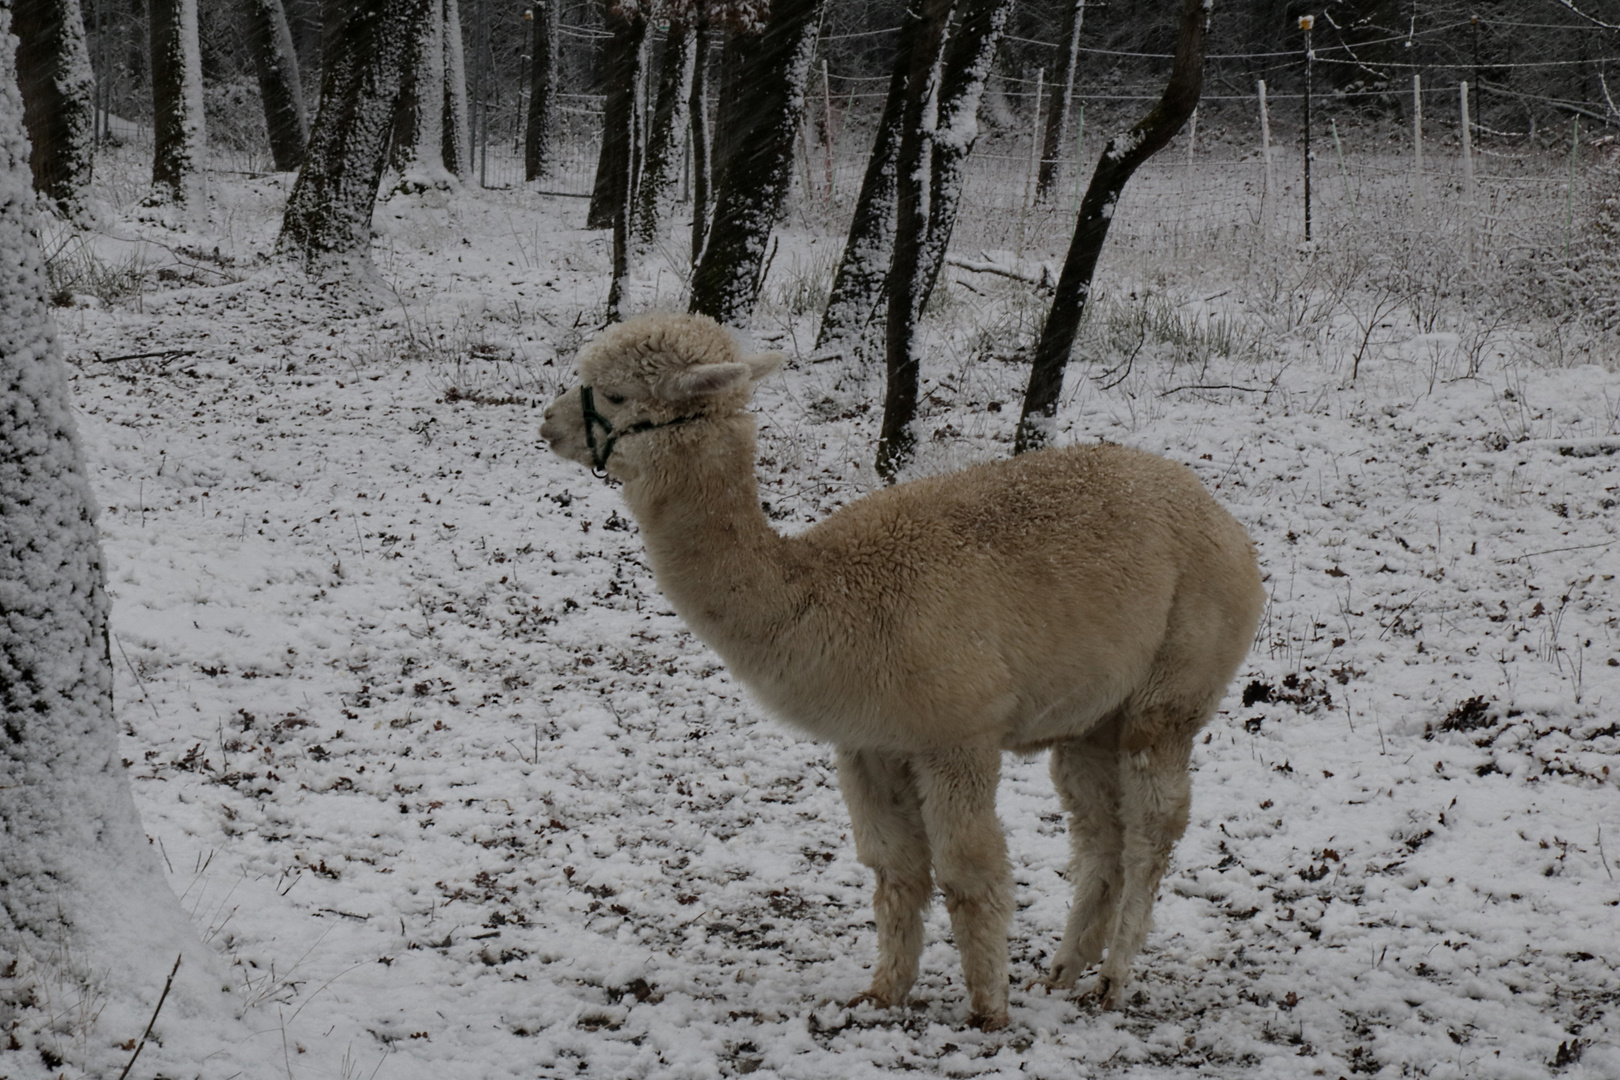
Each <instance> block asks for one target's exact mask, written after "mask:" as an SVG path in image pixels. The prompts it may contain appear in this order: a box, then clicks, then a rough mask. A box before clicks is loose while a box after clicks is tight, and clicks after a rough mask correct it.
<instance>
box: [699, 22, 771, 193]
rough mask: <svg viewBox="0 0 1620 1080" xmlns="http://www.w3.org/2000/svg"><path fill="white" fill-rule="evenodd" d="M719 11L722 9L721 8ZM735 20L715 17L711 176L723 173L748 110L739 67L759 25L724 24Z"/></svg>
mask: <svg viewBox="0 0 1620 1080" xmlns="http://www.w3.org/2000/svg"><path fill="white" fill-rule="evenodd" d="M721 12H722V13H723V12H724V9H723V8H722V9H721ZM736 21H737V20H736V19H735V18H731V19H726V18H725V17H724V15H723V14H721V18H720V19H719V20H718V24H719V29H720V60H719V63H717V64H716V65H715V76H716V78H717V80H718V82H717V84H716V85H717V88H718V91H719V92H718V93H717V94H716V95H715V102H714V131H713V132H712V133H711V136H710V139H709V168H710V170H711V175H712V176H723V175H724V174H725V171H726V163H727V162H729V161H730V160H731V151H732V147H734V146H735V145H736V144H737V136H738V134H739V132H740V130H741V128H742V125H743V124H745V123H746V122H747V116H748V111H749V109H748V101H747V97H748V94H747V91H746V89H745V87H744V86H743V83H742V66H743V58H744V56H745V55H746V53H747V49H748V43H749V41H750V40H751V39H752V38H755V37H758V36H759V28H758V27H754V28H752V29H751V30H744V29H741V28H739V27H738V26H737V25H727V22H731V23H733V24H735V23H736Z"/></svg>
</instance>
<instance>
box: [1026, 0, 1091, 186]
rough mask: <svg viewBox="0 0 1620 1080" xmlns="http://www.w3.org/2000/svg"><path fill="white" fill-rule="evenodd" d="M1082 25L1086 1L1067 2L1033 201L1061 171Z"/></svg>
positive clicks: (1067, 138)
mask: <svg viewBox="0 0 1620 1080" xmlns="http://www.w3.org/2000/svg"><path fill="white" fill-rule="evenodd" d="M1085 21H1086V0H1069V5H1068V7H1067V8H1066V9H1065V10H1064V12H1063V42H1064V44H1065V46H1066V48H1064V49H1063V50H1062V51H1061V52H1059V53H1058V62H1059V67H1058V71H1057V74H1056V75H1054V76H1053V78H1052V88H1053V92H1052V111H1051V112H1050V113H1048V114H1047V117H1046V139H1045V141H1044V142H1043V144H1042V146H1041V171H1040V175H1039V176H1038V177H1037V179H1036V181H1035V198H1036V201H1042V200H1044V199H1045V198H1046V197H1047V196H1048V195H1050V194H1051V193H1052V189H1053V187H1054V186H1056V184H1057V182H1058V176H1059V175H1060V173H1061V171H1062V168H1063V150H1064V148H1065V147H1066V146H1067V145H1068V142H1069V114H1070V113H1071V111H1072V110H1073V109H1074V82H1075V78H1076V76H1077V74H1078V71H1079V67H1080V29H1081V27H1082V26H1084V25H1085Z"/></svg>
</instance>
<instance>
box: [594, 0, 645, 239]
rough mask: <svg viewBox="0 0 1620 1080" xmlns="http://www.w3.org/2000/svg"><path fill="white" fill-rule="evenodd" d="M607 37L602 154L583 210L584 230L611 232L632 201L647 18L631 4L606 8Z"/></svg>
mask: <svg viewBox="0 0 1620 1080" xmlns="http://www.w3.org/2000/svg"><path fill="white" fill-rule="evenodd" d="M607 24H608V30H609V33H610V36H609V38H608V41H607V45H606V46H605V48H604V49H603V51H602V66H603V68H604V70H605V71H606V72H607V100H606V101H605V102H603V105H602V150H601V153H600V154H599V155H598V157H597V160H596V182H595V183H594V184H593V185H592V186H591V205H590V208H589V209H587V210H586V212H585V227H586V228H587V229H611V228H612V227H613V219H614V215H615V214H616V213H617V212H618V209H619V206H620V205H621V204H622V203H628V201H629V199H630V197H631V191H630V185H631V176H632V164H633V162H634V159H635V141H636V97H637V94H636V91H637V89H638V88H639V87H640V86H641V67H642V64H643V62H644V60H643V57H644V52H643V49H642V46H643V44H644V43H645V41H646V38H647V16H646V15H645V14H643V13H642V10H641V8H640V7H639V6H637V5H636V4H635V3H633V2H631V0H626V2H625V3H622V4H610V5H609V6H608V9H607Z"/></svg>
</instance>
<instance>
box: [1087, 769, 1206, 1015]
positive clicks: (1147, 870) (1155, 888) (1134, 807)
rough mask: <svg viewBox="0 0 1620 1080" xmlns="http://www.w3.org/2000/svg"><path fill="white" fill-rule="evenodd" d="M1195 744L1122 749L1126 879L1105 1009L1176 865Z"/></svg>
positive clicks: (1114, 1001) (1120, 987) (1104, 974)
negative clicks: (1174, 853)
mask: <svg viewBox="0 0 1620 1080" xmlns="http://www.w3.org/2000/svg"><path fill="white" fill-rule="evenodd" d="M1191 753H1192V745H1191V743H1190V742H1189V741H1187V740H1184V739H1181V738H1172V739H1167V740H1166V741H1164V742H1161V743H1158V744H1156V745H1153V746H1150V747H1148V748H1146V749H1145V750H1140V751H1137V752H1135V753H1129V752H1122V753H1121V754H1120V763H1119V794H1120V800H1119V806H1120V817H1121V819H1122V821H1123V823H1124V827H1125V835H1124V845H1123V849H1122V852H1121V857H1120V864H1121V870H1122V871H1123V883H1122V888H1121V890H1120V900H1119V911H1118V913H1117V916H1116V920H1115V928H1114V931H1113V934H1112V936H1111V937H1110V938H1109V941H1108V957H1107V959H1105V960H1104V961H1103V965H1102V970H1101V971H1100V972H1099V974H1098V979H1097V989H1098V991H1099V993H1100V994H1101V995H1102V1005H1103V1008H1105V1009H1117V1008H1119V1006H1120V1004H1121V1003H1122V1002H1123V1001H1124V999H1125V985H1126V982H1127V981H1128V980H1129V977H1130V970H1131V961H1132V960H1134V959H1135V958H1136V954H1137V953H1138V952H1140V951H1141V948H1142V942H1143V941H1145V940H1146V939H1147V933H1148V929H1149V927H1151V926H1152V924H1153V903H1154V900H1155V899H1156V898H1157V897H1158V893H1159V881H1160V879H1162V878H1163V877H1164V872H1165V870H1166V869H1167V868H1168V867H1169V865H1170V854H1171V852H1172V851H1174V850H1175V846H1176V841H1178V840H1180V839H1181V834H1182V833H1184V832H1185V831H1186V830H1187V814H1188V810H1189V809H1190V807H1191V804H1192V779H1191V777H1190V776H1189V775H1188V771H1187V764H1188V760H1189V758H1190V757H1191Z"/></svg>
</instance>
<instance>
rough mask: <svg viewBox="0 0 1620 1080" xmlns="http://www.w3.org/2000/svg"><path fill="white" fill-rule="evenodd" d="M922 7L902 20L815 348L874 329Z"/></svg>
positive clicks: (842, 343)
mask: <svg viewBox="0 0 1620 1080" xmlns="http://www.w3.org/2000/svg"><path fill="white" fill-rule="evenodd" d="M918 10H919V9H914V8H912V7H910V6H907V7H906V9H905V14H904V16H903V17H902V19H901V23H900V40H899V44H898V46H897V48H896V50H895V55H894V70H893V72H892V73H891V74H890V76H889V93H888V97H887V98H885V100H884V102H883V116H882V117H881V118H880V119H879V120H878V131H877V141H876V142H875V143H873V145H872V153H871V155H870V156H868V157H867V159H866V175H865V177H864V178H863V179H862V180H861V193H860V195H859V196H858V197H857V198H856V200H855V216H854V217H853V218H852V219H851V220H850V223H849V238H848V239H847V240H845V241H844V254H843V257H842V258H841V259H840V260H839V262H838V272H837V273H836V274H834V275H833V283H832V291H831V293H829V294H828V297H827V310H826V311H824V312H823V313H822V316H821V329H820V330H819V331H818V332H817V334H816V351H817V352H831V351H833V350H846V349H847V350H854V351H856V352H864V351H865V349H866V346H867V344H868V339H869V338H870V337H871V336H872V335H873V334H874V332H875V327H876V318H877V311H878V307H879V305H880V304H881V303H882V300H883V296H884V292H885V290H886V288H887V285H888V280H889V264H890V263H891V262H892V261H893V259H894V192H895V164H896V160H897V156H898V154H899V152H900V128H901V122H902V121H903V120H904V119H905V112H906V76H907V75H908V74H909V73H910V71H911V54H912V52H913V51H914V46H915V39H916V37H917V35H918V34H919V33H920V32H921V30H922V25H923V24H922V19H921V18H919V17H918V14H917V12H918Z"/></svg>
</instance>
